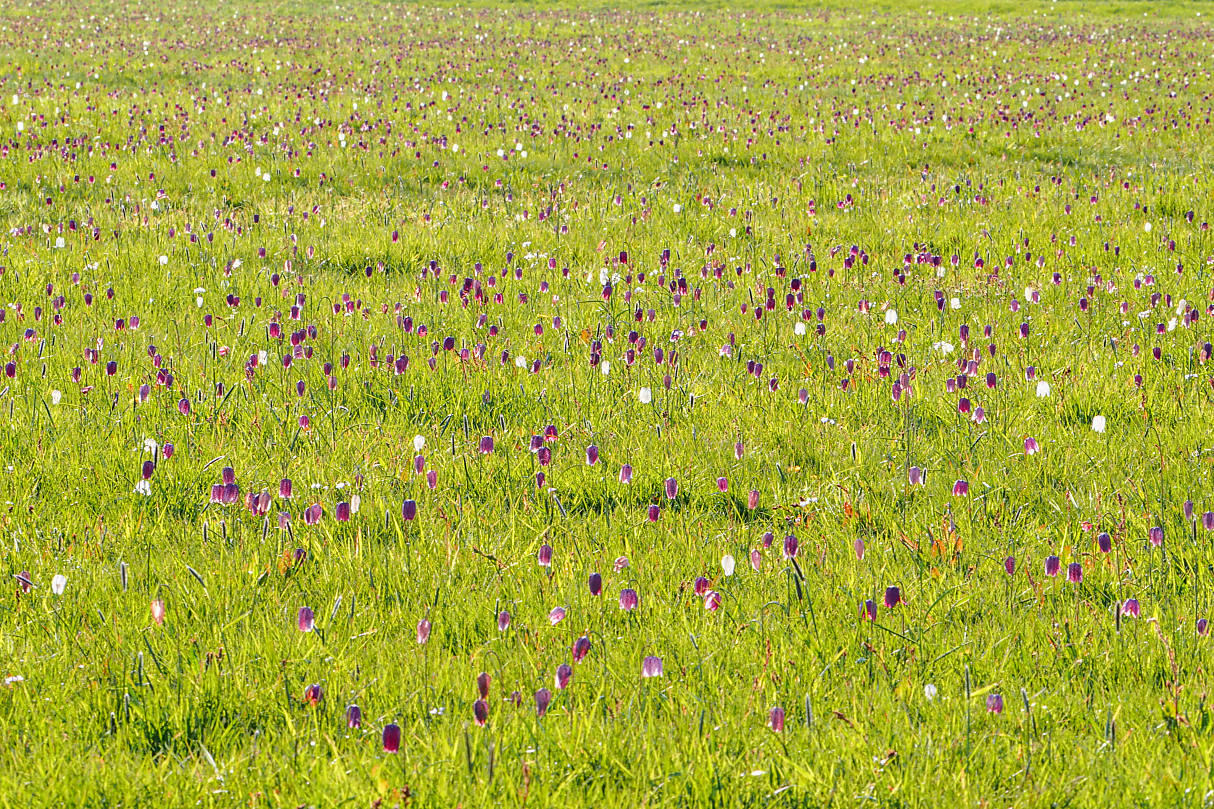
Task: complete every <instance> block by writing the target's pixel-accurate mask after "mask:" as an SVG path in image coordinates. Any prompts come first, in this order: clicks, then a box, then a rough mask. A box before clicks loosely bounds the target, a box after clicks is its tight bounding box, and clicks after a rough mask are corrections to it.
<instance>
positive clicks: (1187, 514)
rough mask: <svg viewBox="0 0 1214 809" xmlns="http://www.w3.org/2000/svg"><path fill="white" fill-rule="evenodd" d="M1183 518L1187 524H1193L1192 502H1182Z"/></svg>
mask: <svg viewBox="0 0 1214 809" xmlns="http://www.w3.org/2000/svg"><path fill="white" fill-rule="evenodd" d="M1184 518H1185V519H1186V520H1188V521H1189V522H1193V501H1192V500H1186V501H1184Z"/></svg>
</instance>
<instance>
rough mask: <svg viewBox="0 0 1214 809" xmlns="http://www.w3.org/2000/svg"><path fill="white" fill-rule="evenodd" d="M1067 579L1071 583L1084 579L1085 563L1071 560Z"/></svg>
mask: <svg viewBox="0 0 1214 809" xmlns="http://www.w3.org/2000/svg"><path fill="white" fill-rule="evenodd" d="M1066 580H1067V581H1069V582H1070V583H1071V584H1080V583H1081V582H1082V581H1083V565H1081V564H1079V563H1078V562H1071V563H1070V564H1069V565H1067V566H1066Z"/></svg>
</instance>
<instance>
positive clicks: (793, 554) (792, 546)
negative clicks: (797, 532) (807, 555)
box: [784, 534, 798, 559]
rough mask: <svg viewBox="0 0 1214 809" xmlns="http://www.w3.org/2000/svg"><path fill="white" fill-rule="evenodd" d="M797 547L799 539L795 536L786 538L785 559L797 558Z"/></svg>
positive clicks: (790, 535)
mask: <svg viewBox="0 0 1214 809" xmlns="http://www.w3.org/2000/svg"><path fill="white" fill-rule="evenodd" d="M797 546H798V542H797V538H796V537H795V536H794V535H792V534H789V535H788V536H786V537H784V558H785V559H795V558H797Z"/></svg>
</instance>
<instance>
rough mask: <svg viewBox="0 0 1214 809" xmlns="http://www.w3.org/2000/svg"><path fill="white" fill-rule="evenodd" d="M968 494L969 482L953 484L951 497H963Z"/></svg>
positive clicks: (961, 481) (962, 481)
mask: <svg viewBox="0 0 1214 809" xmlns="http://www.w3.org/2000/svg"><path fill="white" fill-rule="evenodd" d="M969 493H970V484H969V481H965V480H958V481H957V482H956V483H954V484H953V497H965V496H966V495H968V494H969Z"/></svg>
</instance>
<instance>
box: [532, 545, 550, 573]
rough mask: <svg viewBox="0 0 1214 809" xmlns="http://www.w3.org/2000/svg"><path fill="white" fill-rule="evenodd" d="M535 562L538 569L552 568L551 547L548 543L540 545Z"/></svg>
mask: <svg viewBox="0 0 1214 809" xmlns="http://www.w3.org/2000/svg"><path fill="white" fill-rule="evenodd" d="M536 561H537V562H539V565H540V567H552V546H551V545H549V544H548V543H546V542H545V543H544V544H543V545H540V550H539V553H537V554H536Z"/></svg>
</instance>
